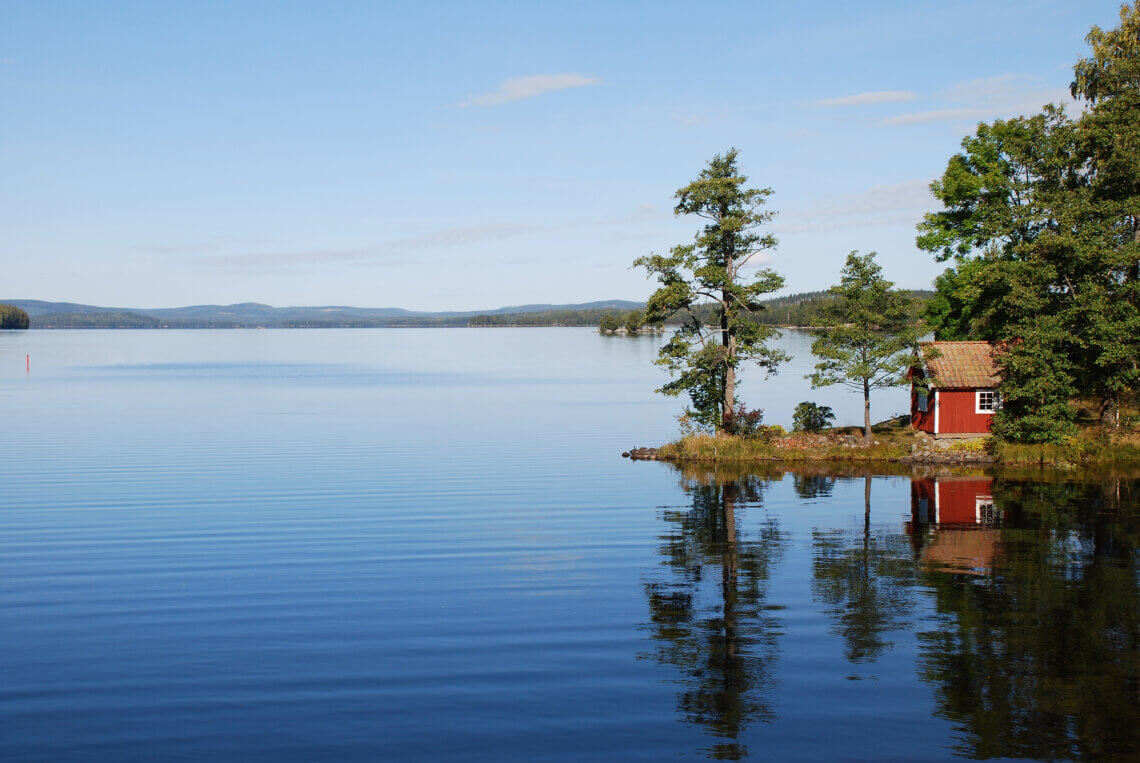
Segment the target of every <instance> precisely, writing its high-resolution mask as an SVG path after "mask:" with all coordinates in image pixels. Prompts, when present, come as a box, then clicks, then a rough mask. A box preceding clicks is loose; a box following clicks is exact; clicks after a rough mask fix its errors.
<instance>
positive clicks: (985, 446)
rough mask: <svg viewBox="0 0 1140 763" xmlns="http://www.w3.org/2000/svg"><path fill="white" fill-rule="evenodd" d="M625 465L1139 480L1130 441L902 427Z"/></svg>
mask: <svg viewBox="0 0 1140 763" xmlns="http://www.w3.org/2000/svg"><path fill="white" fill-rule="evenodd" d="M621 455H622V457H623V458H628V459H630V460H631V461H665V462H668V463H671V464H674V465H677V466H685V465H700V464H703V465H722V464H727V465H741V466H744V465H749V464H754V465H756V466H761V465H771V464H867V463H879V464H897V465H899V466H904V467H907V466H909V467H924V466H930V467H1002V468H1010V467H1025V468H1051V469H1058V470H1077V469H1106V468H1108V469H1112V468H1119V469H1126V470H1129V471H1136V472H1140V444H1138V443H1137V442H1135V441H1134V438H1133V437H1131V436H1124V437H1122V436H1120V435H1115V434H1113V435H1107V434H1104V433H1089V434H1086V435H1085V436H1084V437H1079V438H1074V439H1073V440H1071V441H1069V442H1067V443H1065V444H1059V445H1055V444H1037V445H1018V444H1011V443H1004V442H999V441H996V440H994V439H993V438H990V437H979V438H972V439H955V440H935V439H933V438H930V437H928V436H925V435H923V434H922V433H918V432H916V431H915V430H909V429H907V428H901V427H897V426H894V427H891V428H890V429H888V430H886V431H879V432H875V433H874V436H873V439H872V441H871V443H870V444H867V445H864V444H863V442H862V437H861V436H855V435H852V434H849V433H844V432H842V431H832V432H829V433H826V434H806V433H793V434H789V435H782V436H781V435H777V436H774V437H767V438H745V437H737V436H733V435H723V434H722V435H716V436H713V435H707V434H696V435H688V436H686V437H682V438H681V439H679V440H677V441H675V442H671V443H667V444H665V445H662V446H660V447H636V448H631V449H629V450H627V451H625V452H623V453H622V454H621Z"/></svg>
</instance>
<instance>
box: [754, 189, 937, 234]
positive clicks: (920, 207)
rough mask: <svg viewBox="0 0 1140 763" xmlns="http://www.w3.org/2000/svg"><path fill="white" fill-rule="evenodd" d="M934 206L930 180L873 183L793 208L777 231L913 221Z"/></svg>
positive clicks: (778, 222)
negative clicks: (888, 183) (865, 187)
mask: <svg viewBox="0 0 1140 763" xmlns="http://www.w3.org/2000/svg"><path fill="white" fill-rule="evenodd" d="M934 207H935V199H934V196H933V195H931V193H930V181H929V180H908V181H906V182H904V183H894V184H891V185H876V186H871V187H870V188H868V189H866V190H865V191H860V192H858V193H849V194H841V195H837V196H831V197H828V198H824V199H821V200H819V201H817V202H815V203H813V204H810V205H807V206H804V207H799V208H791V209H788V210H787V211H785V212H784V213H783V214H781V215H780V217H779V218H777V220H776V222H775V224H774V225H773V228H774V229H775V231H776V232H777V233H781V234H783V233H810V232H815V231H824V230H841V229H845V228H867V227H873V226H880V225H906V224H914V223H916V222H918V221H919V220H921V219H922V215H923V214H924V213H926V212H929V211H930V210H932V209H934Z"/></svg>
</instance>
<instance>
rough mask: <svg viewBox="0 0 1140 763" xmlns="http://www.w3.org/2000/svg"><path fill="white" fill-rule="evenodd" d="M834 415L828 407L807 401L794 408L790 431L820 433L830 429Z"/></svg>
mask: <svg viewBox="0 0 1140 763" xmlns="http://www.w3.org/2000/svg"><path fill="white" fill-rule="evenodd" d="M833 421H835V413H834V412H833V411H832V410H831V406H829V405H820V404H818V403H812V402H809V401H807V400H805V401H803V402H802V403H800V404H799V405H797V406H796V410H795V411H794V412H793V413H792V430H793V431H796V432H820V431H823V430H824V429H830V428H831V422H833Z"/></svg>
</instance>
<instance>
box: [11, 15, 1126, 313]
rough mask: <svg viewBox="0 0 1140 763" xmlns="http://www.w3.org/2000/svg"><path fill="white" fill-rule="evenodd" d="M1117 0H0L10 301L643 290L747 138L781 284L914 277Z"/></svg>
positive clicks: (522, 298) (457, 296) (1058, 92)
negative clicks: (844, 269) (1005, 124)
mask: <svg viewBox="0 0 1140 763" xmlns="http://www.w3.org/2000/svg"><path fill="white" fill-rule="evenodd" d="M1118 7H1119V3H1118V2H1117V0H1112V1H1110V2H1102V1H1100V0H1082V2H1078V3H1074V2H1072V0H1067V1H1060V0H1059V1H1056V2H1053V1H1051V0H1033V1H1032V2H1020V1H1018V2H1005V1H1003V0H989V1H988V2H916V1H915V0H910V1H908V2H901V1H900V2H863V3H850V2H815V3H791V2H784V3H758V2H749V3H715V2H709V3H702V4H693V3H670V2H644V3H640V2H624V3H623V2H605V3H588V2H581V3H572V4H569V3H566V4H554V3H525V4H524V3H477V2H463V3H459V2H456V3H380V2H361V3H351V2H327V3H317V2H308V3H285V2H265V3H256V2H219V3H205V2H197V3H190V2H186V3H172V2H140V3H116V2H100V3H92V2H73V3H66V2H44V1H36V2H11V0H0V104H2V108H0V231H2V232H3V233H2V235H0V267H2V273H3V276H2V278H0V298H3V297H7V298H34V299H51V300H70V301H77V302H85V303H93V304H103V305H120V306H136V307H161V306H174V305H184V304H202V303H230V302H244V301H257V302H266V303H270V304H275V305H301V304H305V305H315V304H353V305H362V306H375V307H380V306H399V307H406V308H410V309H424V310H436V309H479V308H490V307H497V306H501V305H511V304H520V303H527V302H559V303H561V302H584V301H590V300H595V299H608V298H626V299H642V298H644V297H645V296H647V295H648V294H649V293H650V292H651V291H652V286H653V285H652V283H650V282H648V281H646V280H645V278H644V276H643V275H642V274H641V273H640V272H638V271H633V270H630V268H629V263H630V262H631V261H632V260H633V259H634V258H635V257H637V256H640V255H642V254H645V253H648V252H651V251H665V250H667V249H668V248H669V247H670V246H671V245H674V244H677V243H683V242H687V241H688V240H689V239H690V238H691V236H692V233H693V232H694V231H695V230H696V228H697V227H698V226H697V222H696V221H695V220H692V219H685V218H680V219H676V218H674V217H673V215H672V194H673V192H674V191H675V190H676V189H677V188H678V187H680V186H682V185H684V184H685V183H687V182H688V181H689V180H690V179H692V178H693V177H694V176H695V175H696V174H697V173H698V172H699V171H700V169H701V167H702V166H703V164H704V162H705V161H706V160H707V159H708V158H709V157H711V156H712V155H713V154H715V153H718V152H721V151H723V150H725V149H726V148H728V147H730V146H735V147H736V148H738V149H739V151H740V156H741V164H742V167H743V168H744V170H745V172H746V173H747V174H748V175H749V176H750V178H751V180H752V181H753V183H754V184H755V185H759V186H769V187H771V188H772V189H773V190H774V194H773V196H772V197H771V206H772V208H773V209H775V210H778V212H779V215H778V217H777V219H776V221H775V222H774V224H773V229H774V231H775V233H776V234H777V236H778V238H779V240H780V246H779V248H778V249H777V250H776V251H775V252H774V254H773V256H772V258H771V261H770V262H769V263H768V264H769V265H770V266H771V267H774V268H775V269H776V270H778V271H779V272H781V273H783V274H784V276H785V278H786V279H787V285H788V288H787V289H786V291H805V290H813V289H822V288H826V287H827V286H829V285H830V284H831V283H833V282H834V281H835V280H836V278H837V274H838V271H839V268H840V267H841V266H842V263H843V260H844V258H845V256H846V254H847V252H849V251H850V250H852V249H858V250H861V251H870V250H876V251H878V252H880V254H881V258H880V259H881V263H882V264H883V267H884V270H885V271H886V274H887V276H888V277H889V278H891V279H893V280H895V281H896V282H897V283H899V284H900V285H903V286H910V287H924V286H928V285H929V284H930V282H931V280H932V279H933V277H934V276H935V275H936V274H937V273H938V272H939V270H940V267H939V266H937V265H936V264H935V263H933V262H932V261H931V259H930V258H929V256H927V255H925V254H924V253H922V252H919V251H918V250H916V249H915V247H914V224H915V222H916V221H917V220H919V219H920V218H921V216H922V213H923V212H924V211H929V210H931V209H933V208H934V202H933V200H932V199H931V198H930V196H929V193H928V191H927V189H926V187H927V185H928V183H929V181H930V180H931V179H932V178H933V177H935V176H937V175H938V174H939V173H940V172H941V170H942V169H943V168H944V167H945V164H946V160H947V159H948V158H949V156H950V155H951V154H953V153H954V152H955V150H956V149H957V147H958V143H959V141H960V140H961V138H962V136H963V135H965V134H967V133H969V132H971V131H972V126H973V125H974V124H975V123H976V122H977V121H978V120H989V119H994V118H998V117H1003V116H1010V115H1013V114H1018V113H1028V112H1032V111H1036V110H1037V109H1039V108H1040V106H1041V105H1042V104H1044V103H1046V102H1049V101H1060V100H1062V99H1066V98H1067V86H1068V83H1069V81H1070V79H1071V67H1072V65H1073V63H1074V62H1075V60H1076V59H1077V58H1078V56H1081V55H1083V54H1084V53H1085V50H1086V46H1085V43H1084V36H1085V34H1086V33H1087V32H1088V28H1089V27H1090V26H1091V25H1093V24H1099V25H1101V26H1104V27H1112V26H1115V25H1116V23H1117V9H1118Z"/></svg>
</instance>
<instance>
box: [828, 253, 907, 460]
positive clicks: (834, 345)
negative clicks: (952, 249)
mask: <svg viewBox="0 0 1140 763" xmlns="http://www.w3.org/2000/svg"><path fill="white" fill-rule="evenodd" d="M831 293H832V294H834V295H835V296H836V297H837V298H838V299H837V300H836V301H835V302H834V303H832V305H831V306H830V308H829V309H828V311H827V312H826V313H825V321H824V325H823V326H822V327H821V328H820V329H819V330H817V331H815V332H814V336H815V341H814V342H812V346H811V351H812V354H814V355H815V356H816V357H817V358H819V359H820V362H819V363H817V364H816V366H815V373H812V374H808V375H807V378H809V379H811V385H812V387H826V386H829V385H832V384H842V385H844V386H846V387H849V388H851V389H854V390H857V391H860V392H862V393H863V442H864V443H865V444H869V443H870V442H871V390H874V389H882V388H885V387H894V386H898V385H900V384H903V383H904V382H905V376H904V372H905V371H906V370H907V368H909V367H910V365H911V362H912V358H913V353H914V349H915V346H916V344H917V343H918V338H919V336H920V334H921V329H920V328H919V325H918V323H917V322H916V321H915V317H914V299H913V298H912V297H911V296H910V294H909V293H907V292H904V291H900V290H896V289H895V288H894V284H893V283H892V282H890V281H888V280H886V279H885V278H883V270H882V268H880V267H879V265H878V263H876V262H875V252H871V253H869V254H866V255H860V254H859V253H858V252H851V254H849V255H847V264H846V265H844V267H843V271H842V273H841V277H840V281H839V284H838V285H836V286H833V287H832V288H831Z"/></svg>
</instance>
